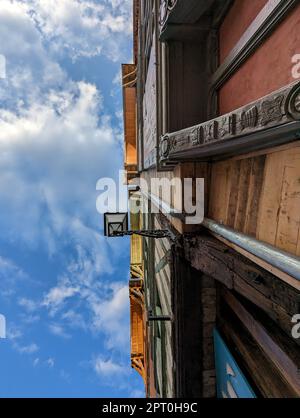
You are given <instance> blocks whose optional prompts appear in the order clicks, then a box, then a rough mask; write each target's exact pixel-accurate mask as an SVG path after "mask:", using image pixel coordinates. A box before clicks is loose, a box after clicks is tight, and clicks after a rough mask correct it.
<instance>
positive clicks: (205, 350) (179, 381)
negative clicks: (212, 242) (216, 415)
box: [173, 254, 216, 398]
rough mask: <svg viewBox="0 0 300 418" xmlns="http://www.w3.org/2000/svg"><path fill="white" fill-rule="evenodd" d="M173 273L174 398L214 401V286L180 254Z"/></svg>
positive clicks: (176, 256)
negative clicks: (208, 399) (211, 399)
mask: <svg viewBox="0 0 300 418" xmlns="http://www.w3.org/2000/svg"><path fill="white" fill-rule="evenodd" d="M174 272H175V274H174V280H175V282H174V287H173V297H174V328H175V331H174V338H175V339H174V353H175V362H176V396H177V397H180V398H201V397H203V398H214V397H215V396H216V385H215V366H214V348H213V328H214V326H215V319H216V289H215V283H214V280H213V279H211V278H209V277H207V276H205V275H203V274H201V273H200V272H197V271H196V270H194V269H192V268H191V267H190V266H189V264H188V263H187V262H186V260H185V259H183V258H181V256H180V255H179V254H175V256H174Z"/></svg>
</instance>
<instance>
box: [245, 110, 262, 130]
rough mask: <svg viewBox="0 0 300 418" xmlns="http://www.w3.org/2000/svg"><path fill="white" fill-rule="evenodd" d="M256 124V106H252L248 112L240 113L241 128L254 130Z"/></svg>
mask: <svg viewBox="0 0 300 418" xmlns="http://www.w3.org/2000/svg"><path fill="white" fill-rule="evenodd" d="M257 122H258V109H257V107H256V106H252V107H251V108H250V109H249V110H246V111H245V112H242V115H241V128H242V129H246V128H254V127H255V126H256V125H257Z"/></svg>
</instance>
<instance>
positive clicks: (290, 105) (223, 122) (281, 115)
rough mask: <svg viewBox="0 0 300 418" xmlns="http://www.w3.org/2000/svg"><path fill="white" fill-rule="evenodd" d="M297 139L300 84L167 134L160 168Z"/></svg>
mask: <svg viewBox="0 0 300 418" xmlns="http://www.w3.org/2000/svg"><path fill="white" fill-rule="evenodd" d="M299 137H300V82H299V81H297V82H294V83H292V84H289V85H288V86H285V87H284V88H282V89H279V90H277V91H275V92H273V93H272V94H269V95H268V96H265V97H263V98H261V99H259V100H257V101H255V102H252V103H250V104H248V105H246V106H243V107H241V108H239V109H237V110H235V111H233V112H230V113H228V114H226V115H222V116H220V117H217V118H215V119H212V120H209V121H207V122H204V123H201V124H199V125H196V126H192V127H190V128H187V129H183V130H181V131H177V132H173V133H170V134H166V135H164V136H163V137H162V138H161V141H160V161H161V163H162V164H168V163H176V162H180V161H185V160H202V161H208V160H211V159H212V158H215V159H217V158H220V157H221V158H228V157H230V156H232V155H237V154H242V153H246V152H252V151H254V150H259V149H264V148H268V147H271V146H276V145H281V144H283V143H287V142H291V141H294V140H296V139H298V138H299Z"/></svg>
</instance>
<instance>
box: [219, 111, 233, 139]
mask: <svg viewBox="0 0 300 418" xmlns="http://www.w3.org/2000/svg"><path fill="white" fill-rule="evenodd" d="M235 131H236V114H235V113H232V115H226V116H223V117H222V119H221V122H220V127H219V135H220V137H221V138H223V137H224V136H226V135H235Z"/></svg>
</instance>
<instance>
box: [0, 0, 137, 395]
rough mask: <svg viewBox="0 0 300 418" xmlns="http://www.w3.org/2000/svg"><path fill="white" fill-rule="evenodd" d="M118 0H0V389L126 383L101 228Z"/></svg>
mask: <svg viewBox="0 0 300 418" xmlns="http://www.w3.org/2000/svg"><path fill="white" fill-rule="evenodd" d="M131 33H132V28H131V0H1V2H0V54H1V55H3V56H5V58H6V78H5V79H0V232H1V234H0V313H1V314H4V315H5V316H6V320H7V338H6V339H5V340H3V339H2V340H0V370H1V373H0V397H7V396H10V397H14V396H21V397H27V396H46V397H52V396H66V397H73V396H75V397H77V396H83V397H105V396H109V397H135V396H136V397H138V396H143V389H142V382H141V379H140V378H139V376H138V375H137V374H136V373H135V372H133V371H132V370H131V368H130V355H129V354H130V353H129V300H128V286H127V282H128V277H129V267H128V265H129V259H128V254H129V242H128V240H126V239H125V240H124V239H112V240H106V239H105V238H103V223H102V219H101V218H102V217H101V216H100V214H99V213H98V212H97V211H96V199H97V196H99V191H97V190H96V183H97V180H98V179H99V178H102V177H113V178H116V177H117V176H118V170H119V168H121V167H122V114H121V110H122V98H121V90H120V64H121V63H122V62H131V55H132V54H131V42H132V40H131Z"/></svg>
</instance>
